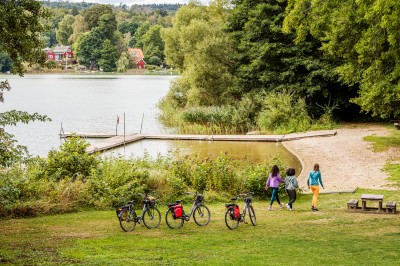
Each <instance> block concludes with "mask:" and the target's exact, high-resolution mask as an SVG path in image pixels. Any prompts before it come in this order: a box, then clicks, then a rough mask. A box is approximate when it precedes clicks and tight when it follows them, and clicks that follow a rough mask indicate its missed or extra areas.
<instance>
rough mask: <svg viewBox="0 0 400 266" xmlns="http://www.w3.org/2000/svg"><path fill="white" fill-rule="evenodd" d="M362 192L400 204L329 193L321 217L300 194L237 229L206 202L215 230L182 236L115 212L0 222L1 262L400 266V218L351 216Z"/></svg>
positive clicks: (189, 228) (260, 208)
mask: <svg viewBox="0 0 400 266" xmlns="http://www.w3.org/2000/svg"><path fill="white" fill-rule="evenodd" d="M362 193H381V194H384V195H385V200H386V201H389V200H390V201H392V200H394V201H399V200H400V195H398V192H397V191H367V190H360V191H357V193H355V194H326V195H325V194H324V195H320V204H319V209H320V211H319V212H311V211H310V202H311V195H301V196H300V197H299V199H298V201H297V202H296V203H295V204H294V208H295V209H296V210H295V211H293V212H289V211H287V210H286V209H280V208H278V207H277V204H276V203H275V205H274V207H275V210H274V211H272V212H269V211H267V209H266V207H267V202H266V201H256V202H255V203H254V207H255V211H256V215H257V222H258V224H257V226H255V227H254V226H252V225H251V223H250V222H249V224H244V223H241V224H239V227H238V228H237V229H236V230H234V231H231V230H229V229H228V228H227V227H226V225H225V223H224V211H225V208H224V204H223V203H213V204H207V205H208V206H209V207H210V210H211V222H210V224H209V225H208V226H206V227H198V226H197V225H196V224H195V223H194V221H193V220H192V219H191V220H190V221H189V222H187V223H185V224H184V226H183V228H180V229H175V230H172V229H169V228H168V227H167V225H166V223H165V220H164V217H162V221H161V225H160V227H159V228H158V229H152V230H149V229H147V228H145V227H144V226H143V225H137V227H136V228H135V230H134V231H133V232H129V233H125V232H123V231H122V230H121V228H120V227H119V223H118V220H117V217H116V214H115V211H114V210H110V211H84V212H78V213H70V214H63V215H52V216H44V217H36V218H29V219H7V220H0V233H1V234H0V264H16V265H38V264H39V265H40V264H41V265H51V264H68V265H73V264H76V265H118V264H123V263H124V264H125V263H126V264H129V265H140V264H145V265H179V264H182V263H186V264H188V263H190V264H193V265H399V264H400V253H399V252H400V214H397V215H386V214H372V213H350V212H348V211H347V207H346V202H347V201H348V200H349V199H350V198H360V195H361V194H362ZM284 200H285V199H284ZM185 206H186V209H187V210H188V204H185ZM158 207H159V209H160V211H161V212H162V214H164V213H165V211H166V207H165V206H158Z"/></svg>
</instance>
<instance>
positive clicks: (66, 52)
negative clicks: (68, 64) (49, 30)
mask: <svg viewBox="0 0 400 266" xmlns="http://www.w3.org/2000/svg"><path fill="white" fill-rule="evenodd" d="M44 51H45V52H46V58H47V60H53V61H63V60H65V58H66V57H67V58H68V59H71V58H74V52H73V51H72V49H71V46H63V45H61V46H56V47H55V48H54V49H53V50H52V49H50V48H46V49H44Z"/></svg>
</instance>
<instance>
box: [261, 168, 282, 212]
mask: <svg viewBox="0 0 400 266" xmlns="http://www.w3.org/2000/svg"><path fill="white" fill-rule="evenodd" d="M280 183H285V181H283V179H282V178H281V175H280V174H279V168H278V166H277V165H274V166H272V169H271V172H270V173H269V176H268V180H267V183H266V184H265V190H268V188H269V187H271V188H272V196H271V200H270V201H269V208H268V210H269V211H272V203H274V200H275V199H276V201H277V202H278V204H279V205H280V207H281V208H283V203H281V201H280V200H279V195H278V190H279V184H280Z"/></svg>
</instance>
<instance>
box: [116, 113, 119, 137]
mask: <svg viewBox="0 0 400 266" xmlns="http://www.w3.org/2000/svg"><path fill="white" fill-rule="evenodd" d="M118 124H119V116H118V115H117V123H116V124H115V136H117V135H118Z"/></svg>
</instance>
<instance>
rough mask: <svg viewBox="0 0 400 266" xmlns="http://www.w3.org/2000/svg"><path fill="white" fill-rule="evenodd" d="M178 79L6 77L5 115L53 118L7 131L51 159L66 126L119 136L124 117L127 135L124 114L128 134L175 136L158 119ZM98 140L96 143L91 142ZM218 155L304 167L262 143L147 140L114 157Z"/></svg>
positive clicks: (272, 145)
mask: <svg viewBox="0 0 400 266" xmlns="http://www.w3.org/2000/svg"><path fill="white" fill-rule="evenodd" d="M175 78H176V76H169V75H162V76H155V75H126V76H125V75H118V76H117V75H115V76H112V75H26V76H25V77H23V78H21V77H18V76H11V75H3V76H0V80H4V79H8V80H9V82H10V84H11V87H12V89H11V91H9V92H5V101H4V103H2V104H0V112H4V111H8V110H12V109H16V110H22V111H27V112H30V113H34V112H38V113H40V114H46V115H48V116H49V117H50V118H51V119H52V121H51V122H44V123H43V122H34V123H30V124H28V125H25V124H18V125H17V126H16V127H7V128H6V130H7V131H8V132H10V133H12V134H14V135H15V136H16V138H17V140H18V141H19V143H20V144H22V145H25V146H27V147H28V148H29V151H30V153H31V154H34V155H40V156H46V155H47V153H48V151H49V150H50V149H54V148H57V147H58V146H59V145H60V143H61V142H60V139H59V136H58V134H59V133H60V128H61V123H62V125H63V129H64V131H65V132H115V128H116V117H117V115H119V117H120V124H119V126H118V132H119V133H122V132H123V115H124V113H125V117H126V132H127V133H135V132H139V131H140V127H141V122H142V116H143V114H144V119H143V128H142V132H143V133H173V132H174V130H173V129H169V128H166V127H164V126H163V125H162V124H161V123H160V122H159V121H158V120H157V115H158V114H159V110H158V109H157V106H156V105H157V103H158V102H159V101H160V99H162V98H163V97H164V96H165V95H166V94H167V92H168V89H169V85H170V82H171V81H172V80H173V79H175ZM91 142H92V141H91ZM174 149H179V150H181V151H182V152H183V153H186V154H189V153H199V154H200V155H201V156H215V155H218V154H219V153H221V152H228V154H230V155H232V156H233V157H236V158H246V159H249V160H252V161H254V162H259V161H262V160H264V159H269V158H272V157H274V156H280V157H281V158H282V159H283V160H284V161H286V162H287V163H288V164H290V165H294V166H296V168H297V167H299V165H300V163H299V162H298V160H297V159H296V158H295V157H294V156H293V155H292V154H291V153H289V152H288V151H287V150H286V149H285V148H284V147H283V146H282V145H281V144H276V143H260V142H257V143H256V142H254V143H250V142H208V141H155V140H146V141H141V142H138V143H133V144H129V145H127V146H126V147H125V148H123V147H122V148H119V149H115V150H113V151H112V152H111V154H123V155H125V156H129V155H131V154H133V155H134V156H141V155H143V154H144V152H145V151H146V152H148V153H149V154H150V155H152V156H155V155H156V154H158V153H161V154H165V153H167V152H168V151H169V150H174Z"/></svg>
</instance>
